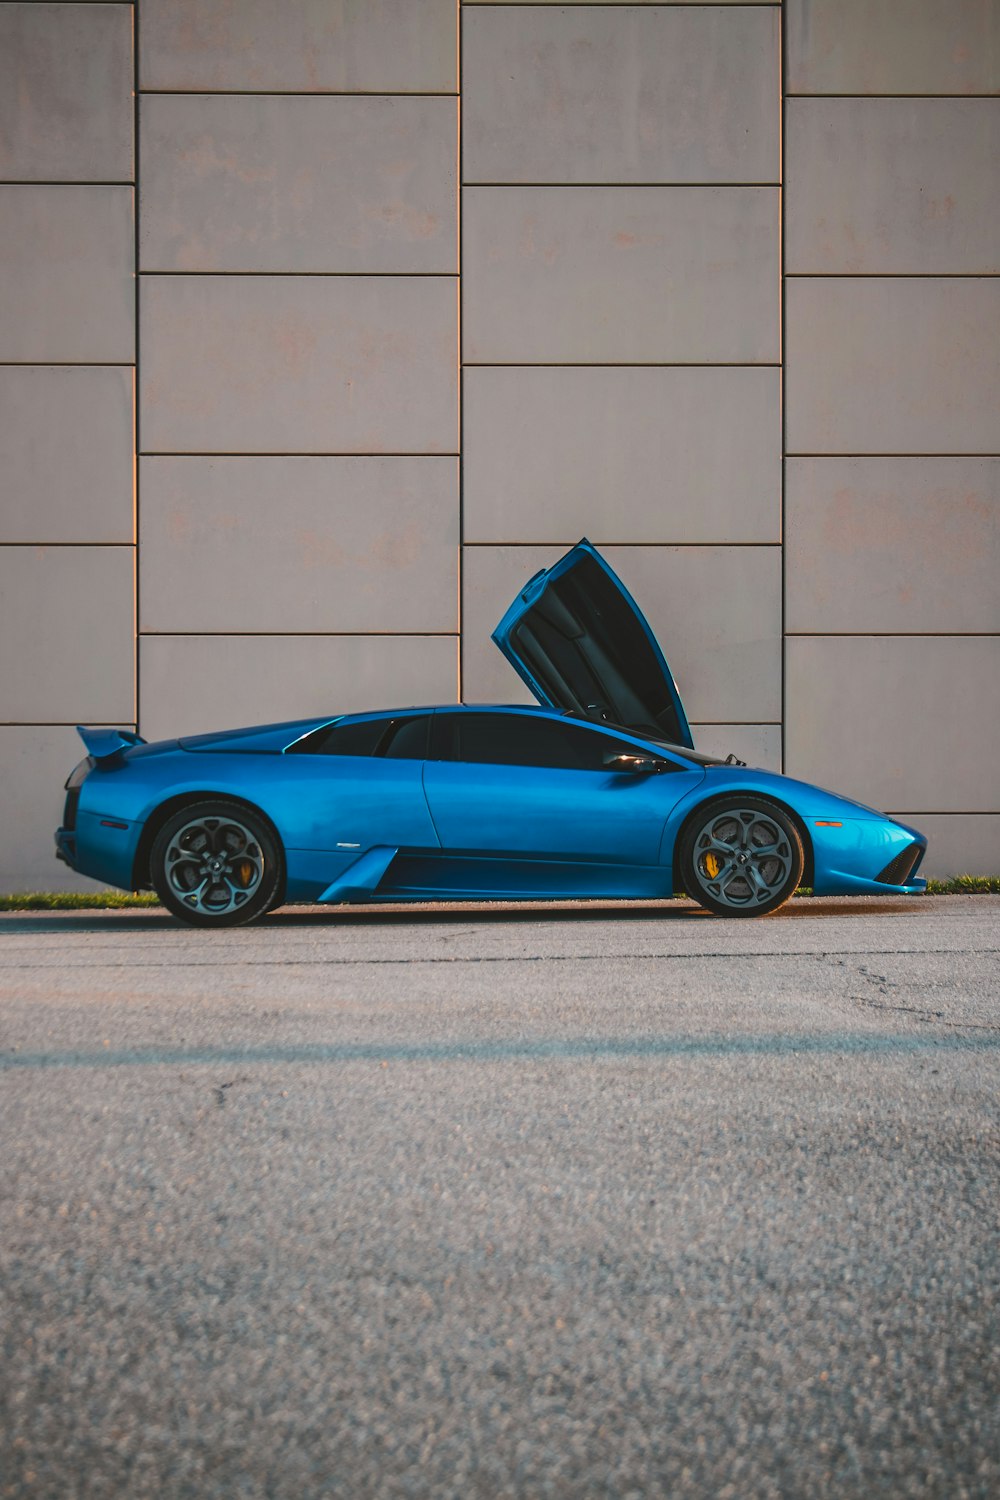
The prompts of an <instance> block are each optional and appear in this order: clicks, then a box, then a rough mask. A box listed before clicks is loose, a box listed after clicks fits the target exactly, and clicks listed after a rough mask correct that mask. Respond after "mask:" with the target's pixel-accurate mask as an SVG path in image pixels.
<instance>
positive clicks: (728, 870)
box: [680, 796, 805, 917]
mask: <svg viewBox="0 0 1000 1500" xmlns="http://www.w3.org/2000/svg"><path fill="white" fill-rule="evenodd" d="M804 865H805V857H804V854H803V850H802V839H801V836H800V834H799V831H798V829H797V828H796V826H795V823H794V822H793V820H792V819H791V818H790V817H789V815H788V813H786V812H785V810H784V809H783V808H781V807H779V806H778V805H777V803H774V802H771V801H769V800H768V799H767V798H766V797H740V796H730V797H720V798H719V800H718V801H717V802H711V803H709V804H708V806H707V807H704V808H702V809H701V810H700V811H699V812H698V814H697V816H696V817H695V818H694V819H693V820H692V822H691V823H690V825H689V826H688V829H687V832H686V833H685V835H684V839H683V843H682V846H681V851H680V867H681V874H682V877H683V881H684V889H685V890H686V891H687V893H688V895H689V896H691V897H692V898H693V899H694V900H695V901H697V902H699V903H700V904H701V905H702V906H706V907H707V908H708V910H709V911H713V912H716V913H717V914H718V915H719V916H723V917H763V916H766V915H767V913H768V912H771V911H777V909H778V907H779V906H783V905H784V903H785V902H786V901H787V900H788V898H789V896H791V895H792V893H793V892H794V891H795V889H796V887H797V886H798V885H799V883H800V882H801V880H802V870H803V867H804Z"/></svg>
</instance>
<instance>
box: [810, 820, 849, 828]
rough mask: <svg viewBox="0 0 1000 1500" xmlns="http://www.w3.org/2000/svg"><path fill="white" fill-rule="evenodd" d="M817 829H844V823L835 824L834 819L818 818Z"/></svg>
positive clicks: (816, 821)
mask: <svg viewBox="0 0 1000 1500" xmlns="http://www.w3.org/2000/svg"><path fill="white" fill-rule="evenodd" d="M815 826H816V827H817V828H843V826H844V825H843V823H835V822H834V821H833V819H832V818H816V820H815Z"/></svg>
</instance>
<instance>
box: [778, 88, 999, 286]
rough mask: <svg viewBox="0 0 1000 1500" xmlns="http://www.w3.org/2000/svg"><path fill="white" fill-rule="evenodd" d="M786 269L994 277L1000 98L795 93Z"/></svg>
mask: <svg viewBox="0 0 1000 1500" xmlns="http://www.w3.org/2000/svg"><path fill="white" fill-rule="evenodd" d="M785 140H786V156H787V165H786V182H787V188H788V192H787V205H786V213H785V265H786V269H787V270H788V271H789V272H790V273H791V274H800V273H803V272H805V273H809V274H813V275H847V274H850V275H854V274H860V273H865V274H867V275H933V274H938V273H943V274H945V275H952V276H954V275H977V276H990V275H995V274H996V273H997V271H998V270H1000V233H998V231H997V220H996V204H997V202H998V200H1000V99H789V101H788V104H787V107H786V136H785Z"/></svg>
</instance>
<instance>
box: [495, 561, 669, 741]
mask: <svg viewBox="0 0 1000 1500" xmlns="http://www.w3.org/2000/svg"><path fill="white" fill-rule="evenodd" d="M493 639H494V641H496V643H497V645H498V646H499V647H500V650H501V651H502V652H503V654H504V656H506V658H507V660H508V661H509V662H510V663H511V665H512V666H513V668H514V670H515V671H516V672H517V673H518V675H519V676H520V677H522V678H523V679H524V681H525V682H526V683H527V685H528V687H529V688H530V689H531V691H532V692H533V693H534V695H535V697H536V698H537V699H538V701H539V703H541V704H543V705H545V706H546V707H551V708H557V709H561V710H563V711H564V712H570V713H577V714H582V715H584V716H585V717H586V718H589V719H594V720H597V721H607V722H610V723H613V724H619V725H621V726H622V727H623V728H626V729H631V730H632V731H633V732H635V733H636V734H649V735H654V736H655V737H656V738H657V739H661V740H667V741H669V742H670V743H671V744H675V745H687V746H691V747H693V745H694V741H693V739H692V738H691V730H690V728H689V726H688V721H687V715H686V714H685V712H684V705H683V704H682V703H681V700H680V696H679V694H678V692H677V687H676V685H675V683H674V679H673V677H672V675H671V672H670V668H669V667H668V666H667V663H666V659H665V658H664V655H663V652H662V651H661V650H660V647H659V645H658V643H657V640H656V637H655V636H654V635H653V632H652V631H651V630H650V628H649V625H648V624H647V622H646V619H645V617H644V615H643V614H642V612H641V610H640V609H639V607H638V605H637V604H636V602H635V600H634V599H633V598H632V596H631V594H630V593H629V592H628V590H627V589H626V587H625V585H624V584H623V583H622V581H621V579H620V578H619V577H618V575H617V573H616V572H615V571H614V569H613V568H611V567H609V566H608V564H607V562H606V561H605V560H604V558H603V557H602V556H601V554H600V553H599V552H598V550H597V548H596V547H594V546H592V545H591V543H590V542H588V541H587V540H586V538H584V539H583V540H582V541H581V542H579V543H578V544H577V546H575V547H574V548H573V549H572V550H571V551H569V552H567V553H566V555H565V557H562V558H560V559H559V561H558V562H557V563H555V564H554V566H553V567H551V568H547V569H545V570H543V571H542V572H541V573H536V574H535V576H534V577H533V578H531V579H530V580H529V581H528V583H527V584H526V585H525V586H524V588H523V589H522V590H521V592H520V593H519V594H518V596H517V598H516V599H515V600H514V602H513V604H512V605H511V606H510V608H509V609H508V611H507V613H506V614H505V615H504V617H503V619H502V620H501V621H500V623H499V625H498V626H497V628H496V630H494V632H493Z"/></svg>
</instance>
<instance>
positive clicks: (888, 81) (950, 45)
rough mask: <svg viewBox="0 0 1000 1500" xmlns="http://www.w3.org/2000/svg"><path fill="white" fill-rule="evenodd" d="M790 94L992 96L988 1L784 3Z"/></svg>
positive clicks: (999, 64)
mask: <svg viewBox="0 0 1000 1500" xmlns="http://www.w3.org/2000/svg"><path fill="white" fill-rule="evenodd" d="M784 10H785V17H786V25H787V28H788V48H787V51H788V77H787V82H786V87H787V89H788V92H789V93H790V94H914V95H924V94H992V93H996V92H997V90H998V89H1000V13H998V11H997V8H996V6H995V5H992V4H990V3H989V0H785V5H784Z"/></svg>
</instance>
